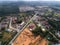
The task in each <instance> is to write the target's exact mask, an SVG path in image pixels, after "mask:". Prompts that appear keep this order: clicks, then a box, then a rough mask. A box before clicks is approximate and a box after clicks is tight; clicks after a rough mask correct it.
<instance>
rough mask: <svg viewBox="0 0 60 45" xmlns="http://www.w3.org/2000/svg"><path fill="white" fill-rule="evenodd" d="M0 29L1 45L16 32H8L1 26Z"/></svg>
mask: <svg viewBox="0 0 60 45" xmlns="http://www.w3.org/2000/svg"><path fill="white" fill-rule="evenodd" d="M1 30H2V31H1V34H0V41H1V42H2V45H7V44H8V43H9V42H10V41H11V39H12V38H13V37H14V36H15V35H16V33H17V32H8V31H6V30H5V28H2V29H1Z"/></svg>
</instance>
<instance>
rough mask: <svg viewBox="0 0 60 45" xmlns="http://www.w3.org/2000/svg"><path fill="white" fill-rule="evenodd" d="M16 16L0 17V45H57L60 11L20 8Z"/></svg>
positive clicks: (59, 41)
mask: <svg viewBox="0 0 60 45" xmlns="http://www.w3.org/2000/svg"><path fill="white" fill-rule="evenodd" d="M18 8H19V13H18V14H8V15H6V16H0V45H59V44H60V10H58V9H57V8H54V7H49V6H27V5H26V6H20V7H18Z"/></svg>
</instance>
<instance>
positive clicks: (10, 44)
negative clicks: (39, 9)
mask: <svg viewBox="0 0 60 45" xmlns="http://www.w3.org/2000/svg"><path fill="white" fill-rule="evenodd" d="M36 15H37V13H36V14H35V15H34V16H33V17H32V18H31V19H30V20H29V21H28V22H27V24H26V25H25V26H24V27H23V28H22V29H21V30H20V31H19V32H18V33H17V34H16V36H15V37H14V38H13V39H12V40H11V41H10V42H9V44H8V45H12V43H13V41H14V40H15V39H16V38H17V36H19V35H20V33H21V32H22V31H23V30H24V29H25V28H26V26H27V25H28V24H29V23H30V22H31V21H32V19H33V18H35V16H36Z"/></svg>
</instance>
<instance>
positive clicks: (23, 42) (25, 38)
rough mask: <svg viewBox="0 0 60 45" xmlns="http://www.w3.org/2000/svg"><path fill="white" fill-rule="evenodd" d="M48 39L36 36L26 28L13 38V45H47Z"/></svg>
mask: <svg viewBox="0 0 60 45" xmlns="http://www.w3.org/2000/svg"><path fill="white" fill-rule="evenodd" d="M47 43H48V41H47V40H46V39H44V38H42V37H41V36H40V35H38V36H37V37H36V36H34V34H33V33H32V32H31V31H30V30H29V29H28V28H25V29H24V31H23V32H22V33H21V34H20V35H19V36H18V37H17V38H16V39H15V41H14V42H13V45H47Z"/></svg>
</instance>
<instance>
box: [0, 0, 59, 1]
mask: <svg viewBox="0 0 60 45" xmlns="http://www.w3.org/2000/svg"><path fill="white" fill-rule="evenodd" d="M0 1H60V0H0Z"/></svg>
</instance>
